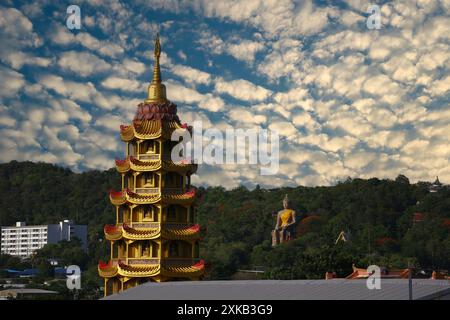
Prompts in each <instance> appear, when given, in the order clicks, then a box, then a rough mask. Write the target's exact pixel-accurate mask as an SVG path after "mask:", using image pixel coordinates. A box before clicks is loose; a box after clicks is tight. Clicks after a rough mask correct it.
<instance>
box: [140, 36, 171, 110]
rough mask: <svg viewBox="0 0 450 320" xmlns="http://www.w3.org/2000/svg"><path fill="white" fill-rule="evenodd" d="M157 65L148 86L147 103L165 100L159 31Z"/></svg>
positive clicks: (156, 48) (156, 54) (156, 51)
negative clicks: (160, 63)
mask: <svg viewBox="0 0 450 320" xmlns="http://www.w3.org/2000/svg"><path fill="white" fill-rule="evenodd" d="M154 55H155V65H154V67H153V80H152V82H151V83H150V85H149V86H148V90H147V99H146V100H145V102H146V103H149V102H165V101H167V98H166V86H165V85H163V84H162V83H161V69H160V67H159V57H160V55H161V44H160V42H159V33H158V34H157V35H156V39H155V51H154Z"/></svg>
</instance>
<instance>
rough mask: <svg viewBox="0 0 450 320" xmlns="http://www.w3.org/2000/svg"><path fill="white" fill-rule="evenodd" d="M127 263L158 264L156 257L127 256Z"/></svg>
mask: <svg viewBox="0 0 450 320" xmlns="http://www.w3.org/2000/svg"><path fill="white" fill-rule="evenodd" d="M127 260H128V263H127V264H128V265H130V266H132V265H142V264H159V262H160V260H159V259H158V258H128V259H127Z"/></svg>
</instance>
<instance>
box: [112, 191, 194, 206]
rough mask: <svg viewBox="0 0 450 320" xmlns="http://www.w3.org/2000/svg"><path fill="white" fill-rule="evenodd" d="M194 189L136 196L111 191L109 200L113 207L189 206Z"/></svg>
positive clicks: (192, 198) (131, 193)
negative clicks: (128, 204) (148, 205)
mask: <svg viewBox="0 0 450 320" xmlns="http://www.w3.org/2000/svg"><path fill="white" fill-rule="evenodd" d="M195 194H196V189H195V188H192V189H191V190H189V191H187V192H185V193H182V194H171V193H167V194H165V193H163V194H159V193H150V194H142V193H141V194H138V193H134V192H132V191H131V190H129V189H125V190H123V191H111V192H110V193H109V199H110V200H111V203H112V204H113V205H121V204H125V203H132V204H154V203H157V202H163V203H167V204H191V203H192V202H194V200H195Z"/></svg>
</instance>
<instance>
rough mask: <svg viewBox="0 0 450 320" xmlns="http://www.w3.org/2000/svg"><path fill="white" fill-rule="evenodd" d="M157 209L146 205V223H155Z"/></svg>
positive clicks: (144, 209) (144, 214)
mask: <svg viewBox="0 0 450 320" xmlns="http://www.w3.org/2000/svg"><path fill="white" fill-rule="evenodd" d="M155 213H156V208H155V206H152V205H146V206H144V208H143V216H142V219H143V220H145V221H155Z"/></svg>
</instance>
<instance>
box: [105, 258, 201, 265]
mask: <svg viewBox="0 0 450 320" xmlns="http://www.w3.org/2000/svg"><path fill="white" fill-rule="evenodd" d="M200 260H201V259H200V258H163V259H159V258H146V257H142V258H128V259H127V258H125V257H122V258H119V259H117V258H114V259H112V260H111V261H110V264H111V266H117V265H118V264H119V261H120V262H121V263H125V264H127V265H129V266H133V265H159V264H160V263H161V265H162V266H165V267H187V266H192V265H194V264H196V263H198V262H200Z"/></svg>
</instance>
